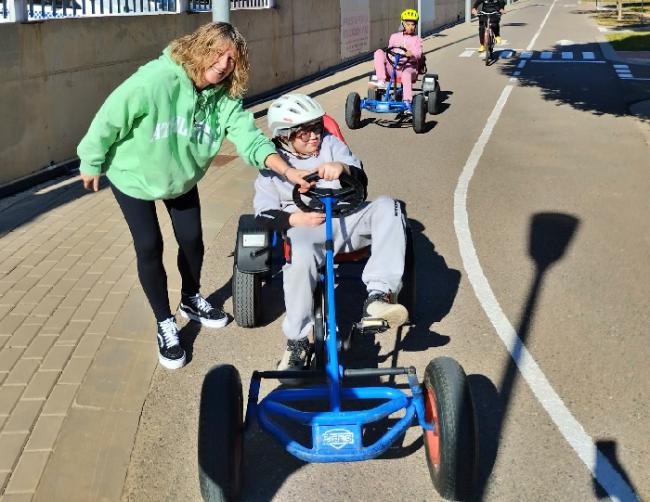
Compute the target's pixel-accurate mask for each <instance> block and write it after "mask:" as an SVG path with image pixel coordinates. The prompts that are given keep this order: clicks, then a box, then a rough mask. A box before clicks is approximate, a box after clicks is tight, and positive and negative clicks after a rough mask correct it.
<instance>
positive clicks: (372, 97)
mask: <svg viewBox="0 0 650 502" xmlns="http://www.w3.org/2000/svg"><path fill="white" fill-rule="evenodd" d="M368 99H370V100H371V101H376V100H377V89H368Z"/></svg>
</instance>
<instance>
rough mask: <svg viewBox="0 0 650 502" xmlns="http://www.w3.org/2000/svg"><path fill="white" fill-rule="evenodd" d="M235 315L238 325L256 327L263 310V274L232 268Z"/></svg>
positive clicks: (235, 266)
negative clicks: (247, 272)
mask: <svg viewBox="0 0 650 502" xmlns="http://www.w3.org/2000/svg"><path fill="white" fill-rule="evenodd" d="M232 304H233V316H234V317H235V322H236V323H237V325H238V326H241V327H242V328H254V327H255V326H257V323H258V321H259V317H260V312H261V310H262V276H261V274H246V273H244V272H240V271H239V269H238V268H237V265H236V264H235V265H234V266H233V268H232Z"/></svg>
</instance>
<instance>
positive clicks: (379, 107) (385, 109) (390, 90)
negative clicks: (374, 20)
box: [345, 47, 441, 133]
mask: <svg viewBox="0 0 650 502" xmlns="http://www.w3.org/2000/svg"><path fill="white" fill-rule="evenodd" d="M384 51H385V52H386V60H387V61H388V63H389V64H390V66H391V68H392V70H391V75H390V80H389V81H388V82H387V85H386V89H382V88H377V87H376V85H374V83H376V81H377V77H376V75H372V76H371V77H370V81H369V87H368V95H367V97H366V98H361V96H359V94H358V93H356V92H351V93H350V94H348V97H347V99H346V101H345V123H346V124H347V126H348V127H349V128H350V129H358V128H359V127H361V110H368V111H369V112H371V113H392V114H395V115H396V116H395V119H396V120H399V121H400V122H403V121H404V120H406V118H407V117H409V116H410V117H412V121H413V130H414V131H415V132H416V133H422V132H424V131H425V128H426V115H427V112H429V114H431V115H435V114H437V113H440V99H441V96H440V83H439V80H438V75H437V74H435V73H427V70H426V63H424V62H423V63H422V64H421V68H420V69H419V71H418V73H422V74H424V76H423V77H422V89H421V92H414V94H413V101H412V103H407V102H405V101H404V100H403V89H402V82H401V76H400V77H398V76H397V70H398V69H399V68H400V67H401V65H402V63H401V62H400V60H401V59H402V58H404V53H405V52H406V49H405V48H404V47H387V48H385V49H384ZM422 61H424V56H422ZM407 112H408V113H407Z"/></svg>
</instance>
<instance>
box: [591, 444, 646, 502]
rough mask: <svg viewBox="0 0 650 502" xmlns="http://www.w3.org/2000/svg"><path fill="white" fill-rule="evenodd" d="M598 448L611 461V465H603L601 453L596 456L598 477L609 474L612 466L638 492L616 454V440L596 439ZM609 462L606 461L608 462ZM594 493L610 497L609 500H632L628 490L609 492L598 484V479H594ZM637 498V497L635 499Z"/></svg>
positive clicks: (601, 497)
mask: <svg viewBox="0 0 650 502" xmlns="http://www.w3.org/2000/svg"><path fill="white" fill-rule="evenodd" d="M596 448H598V451H599V452H600V453H601V454H602V455H603V457H605V458H606V459H607V461H609V464H610V465H603V459H602V457H601V456H600V455H597V456H596V477H599V478H600V477H601V476H602V477H605V476H609V472H610V466H611V467H613V468H614V470H615V471H616V472H618V473H619V474H620V475H621V478H623V481H625V483H627V485H628V486H629V487H630V488H631V489H632V491H634V493H636V489H635V488H634V485H633V484H632V481H631V480H630V478H629V477H628V476H627V473H626V472H625V469H624V468H623V466H622V465H621V464H620V463H619V461H618V455H617V454H616V441H613V440H611V439H601V440H599V441H596ZM606 463H607V462H605V464H606ZM593 485H594V493H595V494H596V496H597V497H598V498H599V499H608V500H621V501H623V500H625V501H628V500H630V494H629V491H628V490H625V491H622V492H621V493H609V494H608V493H607V492H606V491H605V490H603V488H602V487H601V486H600V485H599V484H598V482H597V481H596V479H595V478H594V480H593ZM634 500H635V499H634Z"/></svg>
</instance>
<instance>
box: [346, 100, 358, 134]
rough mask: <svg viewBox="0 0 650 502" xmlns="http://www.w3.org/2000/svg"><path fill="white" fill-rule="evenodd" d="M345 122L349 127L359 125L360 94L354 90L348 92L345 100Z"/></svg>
mask: <svg viewBox="0 0 650 502" xmlns="http://www.w3.org/2000/svg"><path fill="white" fill-rule="evenodd" d="M345 123H346V124H347V126H348V127H349V128H350V129H358V128H359V127H360V126H361V96H359V95H358V94H357V93H356V92H351V93H350V94H348V98H347V99H346V100H345Z"/></svg>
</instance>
